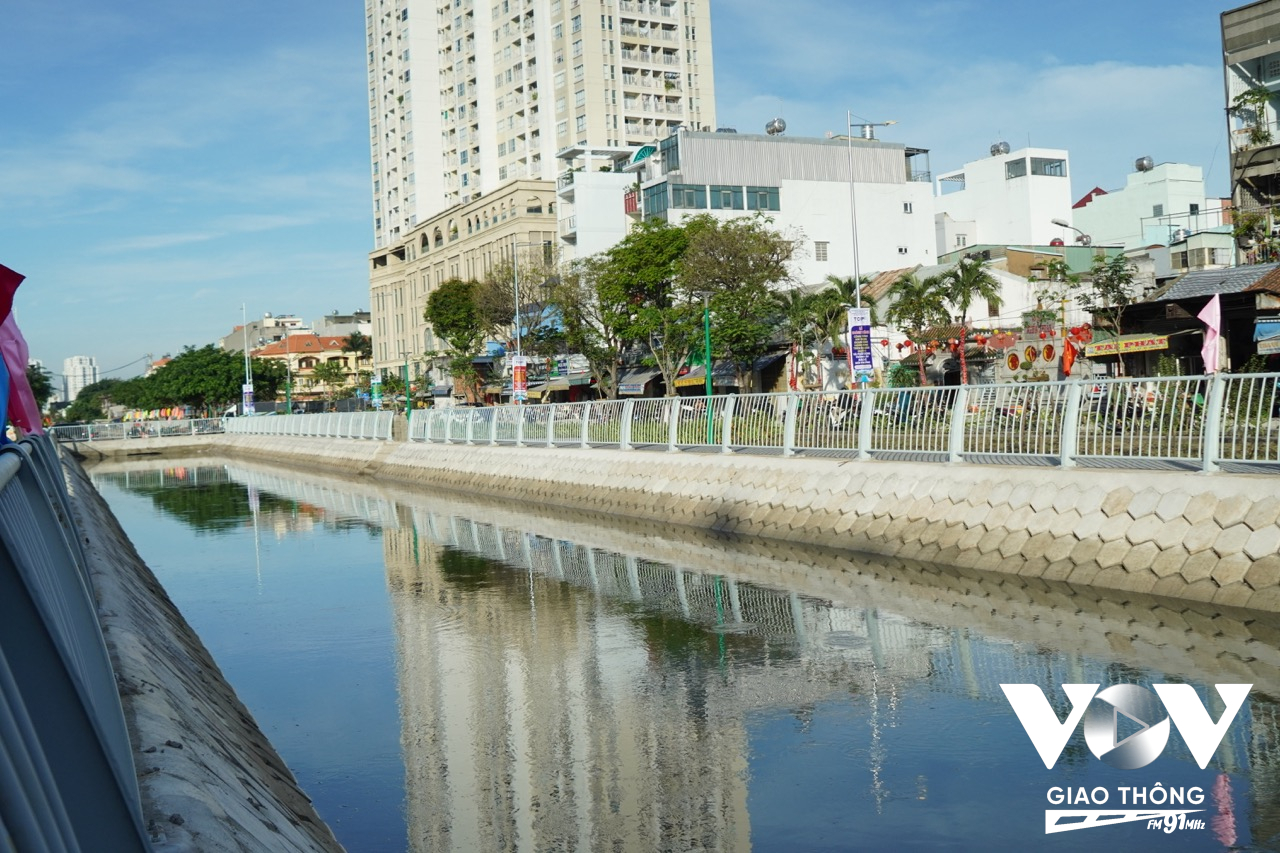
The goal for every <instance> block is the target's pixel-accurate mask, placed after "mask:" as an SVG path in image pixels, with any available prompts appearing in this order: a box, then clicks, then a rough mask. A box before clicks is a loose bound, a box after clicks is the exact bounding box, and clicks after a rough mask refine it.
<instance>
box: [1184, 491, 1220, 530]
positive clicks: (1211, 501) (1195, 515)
mask: <svg viewBox="0 0 1280 853" xmlns="http://www.w3.org/2000/svg"><path fill="white" fill-rule="evenodd" d="M1217 508H1218V496H1217V495H1215V494H1214V493H1213V492H1201V493H1199V494H1196V495H1192V496H1191V500H1189V501H1187V507H1186V509H1184V510H1183V511H1182V517H1183V518H1185V519H1186V520H1187V521H1189V522H1191V523H1192V524H1198V523H1199V522H1201V521H1204V520H1205V519H1207V518H1213V511H1214V510H1215V509H1217Z"/></svg>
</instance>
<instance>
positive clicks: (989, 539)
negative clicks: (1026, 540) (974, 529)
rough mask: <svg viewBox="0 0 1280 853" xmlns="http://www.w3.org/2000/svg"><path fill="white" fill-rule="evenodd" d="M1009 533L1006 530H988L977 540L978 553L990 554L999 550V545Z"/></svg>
mask: <svg viewBox="0 0 1280 853" xmlns="http://www.w3.org/2000/svg"><path fill="white" fill-rule="evenodd" d="M1008 535H1009V533H1008V531H1006V530H1003V529H1001V530H988V531H987V532H986V533H985V534H983V536H982V538H981V539H979V540H978V553H980V554H991V553H994V552H996V551H999V550H1000V543H1002V542H1004V540H1005V537H1006V536H1008Z"/></svg>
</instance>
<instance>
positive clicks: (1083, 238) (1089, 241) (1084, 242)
mask: <svg viewBox="0 0 1280 853" xmlns="http://www.w3.org/2000/svg"><path fill="white" fill-rule="evenodd" d="M1049 221H1050V222H1051V223H1052V224H1053V225H1057V226H1058V227H1059V228H1070V229H1071V230H1072V231H1074V232H1076V235H1077V236H1076V242H1077V243H1079V244H1080V245H1081V246H1092V245H1093V238H1092V237H1090V236H1089V235H1088V234H1086V233H1084V232H1083V231H1081V230H1080V229H1079V228H1077V227H1075V226H1074V225H1072V224H1071V223H1070V222H1068V221H1066V220H1065V219H1051V220H1049Z"/></svg>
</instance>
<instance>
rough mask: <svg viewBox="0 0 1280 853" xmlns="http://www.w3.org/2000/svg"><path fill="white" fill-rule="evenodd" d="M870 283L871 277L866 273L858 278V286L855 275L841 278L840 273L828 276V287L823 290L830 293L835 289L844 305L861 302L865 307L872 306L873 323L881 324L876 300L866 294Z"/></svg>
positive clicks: (875, 324) (874, 324)
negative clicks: (854, 278)
mask: <svg viewBox="0 0 1280 853" xmlns="http://www.w3.org/2000/svg"><path fill="white" fill-rule="evenodd" d="M870 283H871V279H870V278H868V277H867V276H865V275H864V276H862V277H861V278H859V279H858V285H857V287H855V286H854V284H853V276H845V277H844V278H841V277H840V276H838V275H829V276H827V287H826V289H825V290H823V291H822V292H823V293H830V292H831V291H835V293H836V294H837V295H838V296H839V298H840V304H842V305H858V304H861V305H862V307H863V308H870V309H871V325H873V326H879V325H880V318H879V316H878V314H877V311H876V303H875V300H874V299H869V298H867V295H866V291H867V285H868V284H870Z"/></svg>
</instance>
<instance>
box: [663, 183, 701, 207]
mask: <svg viewBox="0 0 1280 853" xmlns="http://www.w3.org/2000/svg"><path fill="white" fill-rule="evenodd" d="M671 206H672V207H679V208H684V209H686V210H706V209H707V187H706V185H705V184H672V185H671Z"/></svg>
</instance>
